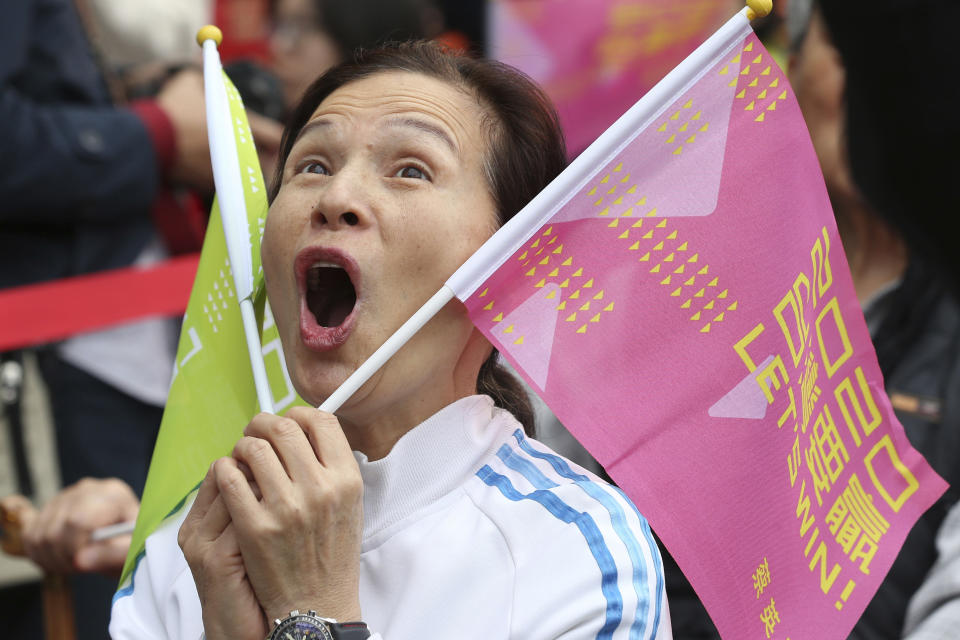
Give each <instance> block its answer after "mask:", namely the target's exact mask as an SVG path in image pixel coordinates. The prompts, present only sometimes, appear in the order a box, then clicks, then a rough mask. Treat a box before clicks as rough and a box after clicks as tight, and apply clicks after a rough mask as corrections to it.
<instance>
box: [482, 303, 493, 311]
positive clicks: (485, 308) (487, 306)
mask: <svg viewBox="0 0 960 640" xmlns="http://www.w3.org/2000/svg"><path fill="white" fill-rule="evenodd" d="M490 309H493V300H491V301H490V303H489V304H488V305H486V306H485V307H484V308H483V310H484V311H490Z"/></svg>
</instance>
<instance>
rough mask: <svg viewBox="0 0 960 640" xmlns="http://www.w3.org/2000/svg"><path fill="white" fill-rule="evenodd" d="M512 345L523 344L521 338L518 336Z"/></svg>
mask: <svg viewBox="0 0 960 640" xmlns="http://www.w3.org/2000/svg"><path fill="white" fill-rule="evenodd" d="M513 344H523V336H520V337H519V338H517V339H516V340H514V341H513Z"/></svg>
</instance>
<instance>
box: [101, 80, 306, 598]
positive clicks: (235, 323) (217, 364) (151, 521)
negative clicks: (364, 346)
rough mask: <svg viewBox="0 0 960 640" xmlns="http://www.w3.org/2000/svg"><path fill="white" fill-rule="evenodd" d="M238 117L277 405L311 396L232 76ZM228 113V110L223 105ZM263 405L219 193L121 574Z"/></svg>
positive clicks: (125, 576) (234, 117)
mask: <svg viewBox="0 0 960 640" xmlns="http://www.w3.org/2000/svg"><path fill="white" fill-rule="evenodd" d="M224 83H225V85H226V93H227V100H228V103H229V108H230V113H229V118H230V122H231V123H232V124H233V133H234V139H235V141H236V146H237V150H236V152H237V157H238V158H239V161H240V173H241V182H242V184H243V199H244V202H245V204H246V212H247V224H248V227H249V232H250V239H251V242H250V244H251V248H252V256H251V257H252V265H253V273H254V282H255V285H254V290H255V291H256V292H259V293H260V295H258V296H257V302H258V305H257V313H258V316H261V317H263V318H264V320H263V324H262V327H261V328H262V332H261V343H262V345H263V354H264V359H265V364H266V368H267V376H268V379H269V381H270V387H271V391H272V395H273V404H274V409H275V410H276V411H282V410H283V409H285V408H287V407H289V406H291V405H293V404H294V403H296V402H302V401H301V400H300V399H299V398H298V397H297V395H296V392H295V391H294V390H293V385H292V384H291V383H290V379H289V377H288V375H287V372H286V366H285V364H284V361H283V352H282V350H281V348H280V338H279V335H278V333H277V329H276V326H275V325H274V323H273V319H272V317H271V316H270V312H269V308H267V309H264V296H263V295H262V292H263V291H262V290H263V269H262V267H261V264H260V238H261V236H262V234H263V225H264V222H265V221H266V216H267V193H266V187H265V185H264V180H263V172H262V171H261V169H260V162H259V160H258V157H257V150H256V148H255V147H254V144H253V139H252V136H251V134H250V126H249V124H248V122H247V116H246V112H245V111H244V108H243V102H242V101H241V99H240V94H239V93H238V92H237V90H236V88H235V87H234V86H233V84H232V83H231V82H230V80H229V79H228V78H227V77H226V75H224ZM223 117H227V114H224V116H223ZM257 411H259V407H258V405H257V395H256V391H255V389H254V383H253V374H252V372H251V367H250V360H249V356H248V352H247V348H246V346H245V339H244V333H243V324H242V321H241V317H240V307H239V300H238V299H237V295H236V292H235V287H234V281H233V277H232V274H231V270H230V260H229V258H228V256H227V248H226V241H225V239H224V232H223V226H222V224H221V220H220V209H219V207H218V205H217V203H216V202H214V205H213V209H212V212H211V215H210V222H209V225H208V226H207V235H206V238H205V239H204V243H203V252H202V253H201V255H200V264H199V268H198V269H197V277H196V280H195V281H194V283H193V290H192V292H191V294H190V302H189V304H188V305H187V311H186V314H185V316H184V319H183V327H182V329H181V333H180V344H179V348H178V349H177V358H176V362H175V364H174V375H173V382H172V384H171V386H170V394H169V396H168V399H167V405H166V408H165V410H164V413H163V421H162V422H161V425H160V433H159V436H158V437H157V443H156V447H155V448H154V452H153V458H152V460H151V463H150V471H149V473H148V475H147V483H146V487H145V488H144V492H143V500H142V503H141V506H140V514H139V516H138V517H137V525H136V529H135V530H134V532H133V541H132V543H131V545H130V551H129V552H128V554H127V560H126V563H125V564H124V567H123V573H122V574H121V579H120V583H121V585H123V584H124V583H126V582H128V580H129V578H130V575H131V573H132V571H133V569H134V568H135V566H136V562H137V560H138V558H139V557H141V556H142V555H143V550H144V544H145V542H146V539H147V536H149V535H150V534H151V533H152V532H153V531H154V530H155V529H156V528H157V526H158V525H159V524H160V523H161V522H162V521H163V520H164V518H166V517H167V516H168V515H170V514H171V513H172V512H173V511H175V510H176V509H177V507H179V506H180V505H181V504H182V502H183V500H184V499H185V498H186V496H187V495H189V493H190V492H191V491H192V490H193V489H194V488H195V487H196V486H197V484H198V483H199V482H200V481H201V480H202V479H203V477H204V475H205V474H206V472H207V469H208V468H209V467H210V464H211V463H212V462H213V461H214V460H215V459H217V458H218V457H221V456H224V455H227V454H229V453H230V451H231V450H232V448H233V445H234V443H235V442H236V441H237V440H238V439H239V438H240V436H241V435H242V432H243V428H244V427H245V426H246V425H247V423H248V422H249V421H250V418H251V417H253V416H254V415H255V414H256V413H257Z"/></svg>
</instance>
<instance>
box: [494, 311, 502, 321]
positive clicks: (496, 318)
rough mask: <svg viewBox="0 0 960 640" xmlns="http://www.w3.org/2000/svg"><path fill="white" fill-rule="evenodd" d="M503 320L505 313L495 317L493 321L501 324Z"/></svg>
mask: <svg viewBox="0 0 960 640" xmlns="http://www.w3.org/2000/svg"><path fill="white" fill-rule="evenodd" d="M501 320H503V312H501V313H498V314H497V315H495V316H493V321H494V322H500V321H501Z"/></svg>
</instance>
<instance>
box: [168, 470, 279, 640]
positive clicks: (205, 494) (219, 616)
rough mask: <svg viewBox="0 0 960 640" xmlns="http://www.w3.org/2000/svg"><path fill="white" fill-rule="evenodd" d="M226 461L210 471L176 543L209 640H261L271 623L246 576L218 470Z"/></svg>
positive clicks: (254, 488)
mask: <svg viewBox="0 0 960 640" xmlns="http://www.w3.org/2000/svg"><path fill="white" fill-rule="evenodd" d="M227 460H230V459H227ZM230 462H233V461H232V460H230ZM223 463H224V460H219V461H218V462H217V463H215V464H214V466H212V467H211V468H210V471H208V472H207V477H206V478H204V480H203V482H202V483H201V485H200V490H199V491H198V492H197V498H196V500H195V501H194V503H193V506H192V507H191V508H190V513H188V514H187V517H186V519H185V520H184V522H183V525H182V526H181V527H180V533H179V536H178V542H179V544H180V548H181V549H183V555H184V557H186V559H187V564H189V565H190V571H191V572H192V573H193V581H194V582H195V583H196V586H197V594H198V595H199V596H200V606H201V607H202V608H203V628H204V632H205V635H206V638H207V640H227V639H229V640H263V639H264V638H265V637H266V636H267V619H266V617H265V616H264V613H263V610H262V609H261V607H260V603H259V602H257V598H256V596H255V595H254V593H253V587H252V586H251V585H250V581H249V580H248V578H247V571H246V567H245V566H244V564H243V558H242V557H241V556H240V547H239V545H238V544H237V535H236V527H235V526H234V525H233V523H232V522H230V514H229V513H228V512H227V507H226V505H225V504H224V501H223V496H221V495H220V490H219V489H218V485H219V481H218V478H217V468H218V467H223V466H224V464H223ZM235 464H236V463H234V466H233V468H234V469H235ZM241 477H243V476H242V475H241ZM244 485H247V483H246V481H244ZM248 490H253V491H255V490H256V487H253V488H252V489H250V488H249V487H248Z"/></svg>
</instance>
